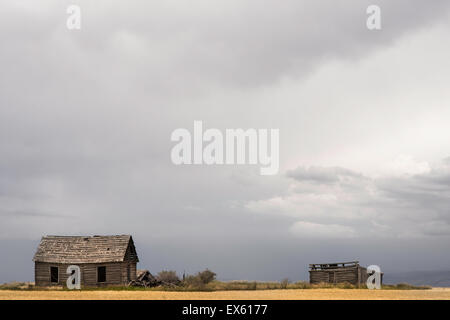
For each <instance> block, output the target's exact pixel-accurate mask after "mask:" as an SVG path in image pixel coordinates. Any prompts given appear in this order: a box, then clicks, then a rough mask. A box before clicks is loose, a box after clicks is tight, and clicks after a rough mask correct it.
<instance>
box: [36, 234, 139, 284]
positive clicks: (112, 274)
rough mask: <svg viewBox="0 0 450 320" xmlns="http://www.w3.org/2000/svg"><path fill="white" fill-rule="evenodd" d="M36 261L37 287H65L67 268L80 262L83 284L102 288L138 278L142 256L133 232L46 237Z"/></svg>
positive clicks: (43, 239) (42, 241)
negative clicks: (135, 244) (139, 257)
mask: <svg viewBox="0 0 450 320" xmlns="http://www.w3.org/2000/svg"><path fill="white" fill-rule="evenodd" d="M33 261H34V278H35V283H36V286H53V285H55V286H65V285H66V281H67V278H68V276H69V275H68V274H67V273H66V272H67V267H68V266H70V265H77V266H79V267H80V271H81V279H80V282H81V285H82V286H86V287H98V286H107V285H126V284H128V283H129V282H130V281H132V280H135V279H136V264H137V263H138V262H139V259H138V256H137V253H136V248H135V246H134V242H133V238H132V237H131V236H130V235H116V236H91V237H84V236H45V237H43V238H42V239H41V242H40V244H39V247H38V249H37V251H36V254H35V255H34V258H33Z"/></svg>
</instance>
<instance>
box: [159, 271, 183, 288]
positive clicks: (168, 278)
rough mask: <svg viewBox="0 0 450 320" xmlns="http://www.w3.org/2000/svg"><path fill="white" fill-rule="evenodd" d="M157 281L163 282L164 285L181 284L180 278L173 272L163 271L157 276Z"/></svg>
mask: <svg viewBox="0 0 450 320" xmlns="http://www.w3.org/2000/svg"><path fill="white" fill-rule="evenodd" d="M156 279H157V280H158V281H161V282H162V284H163V285H164V284H169V285H170V284H172V285H178V284H180V282H181V281H180V278H178V276H177V273H176V272H175V271H173V270H163V271H161V272H159V273H158V274H157V275H156Z"/></svg>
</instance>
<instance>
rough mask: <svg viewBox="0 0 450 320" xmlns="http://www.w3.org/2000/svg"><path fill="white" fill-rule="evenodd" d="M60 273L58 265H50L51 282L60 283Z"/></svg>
mask: <svg viewBox="0 0 450 320" xmlns="http://www.w3.org/2000/svg"><path fill="white" fill-rule="evenodd" d="M58 281H59V275H58V267H50V282H51V283H58Z"/></svg>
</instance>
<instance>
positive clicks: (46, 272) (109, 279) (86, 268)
mask: <svg viewBox="0 0 450 320" xmlns="http://www.w3.org/2000/svg"><path fill="white" fill-rule="evenodd" d="M69 265H71V264H57V263H44V262H36V263H35V282H36V286H66V281H67V278H68V277H69V275H68V274H67V273H66V270H67V267H68V266H69ZM76 265H77V266H79V267H80V271H81V285H82V286H86V287H99V286H108V285H126V284H128V282H129V281H130V280H135V279H136V262H128V261H126V262H110V263H88V264H76ZM50 267H58V283H52V282H51V281H50ZM98 267H106V282H97V268H98ZM128 268H129V269H128ZM128 270H129V271H128Z"/></svg>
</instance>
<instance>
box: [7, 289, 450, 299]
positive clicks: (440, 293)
mask: <svg viewBox="0 0 450 320" xmlns="http://www.w3.org/2000/svg"><path fill="white" fill-rule="evenodd" d="M97 299H98V300H191V299H192V300H194V299H199V300H213V299H217V300H384V299H386V300H444V299H445V300H450V288H433V289H430V290H367V289H362V290H358V289H284V290H283V289H282V290H236V291H232V290H228V291H213V292H195V291H194V292H179V291H126V290H117V291H115V290H104V291H102V290H92V291H89V290H87V291H63V290H0V300H97Z"/></svg>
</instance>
